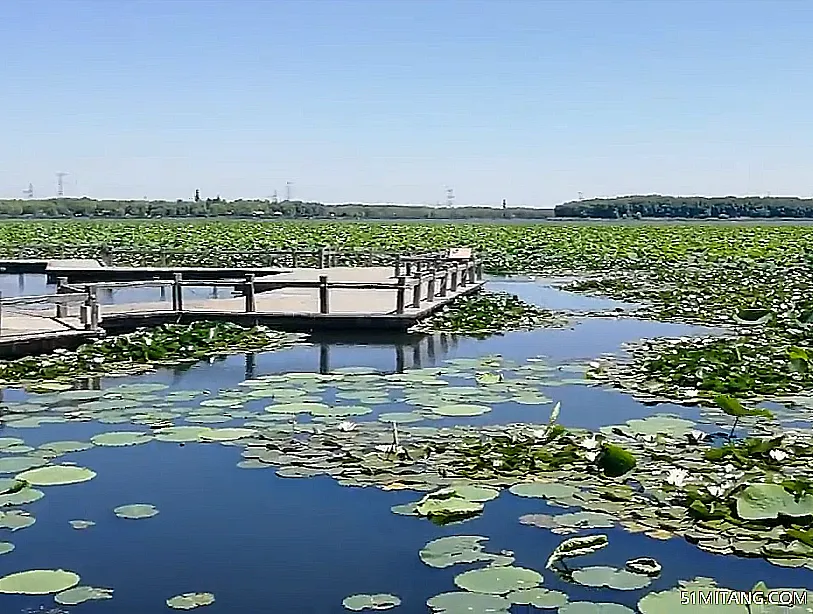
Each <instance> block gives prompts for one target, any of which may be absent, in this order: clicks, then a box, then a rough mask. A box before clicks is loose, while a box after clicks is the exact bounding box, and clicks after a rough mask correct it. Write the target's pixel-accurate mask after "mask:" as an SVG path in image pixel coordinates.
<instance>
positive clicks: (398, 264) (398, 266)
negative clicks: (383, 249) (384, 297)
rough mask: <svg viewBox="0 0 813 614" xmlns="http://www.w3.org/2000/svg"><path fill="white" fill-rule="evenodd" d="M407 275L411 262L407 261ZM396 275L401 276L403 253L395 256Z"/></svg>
mask: <svg viewBox="0 0 813 614" xmlns="http://www.w3.org/2000/svg"><path fill="white" fill-rule="evenodd" d="M406 274H407V275H409V263H407V273H406ZM394 277H401V254H398V255H396V256H395V275H394Z"/></svg>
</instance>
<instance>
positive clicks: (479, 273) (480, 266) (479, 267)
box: [477, 261, 483, 281]
mask: <svg viewBox="0 0 813 614" xmlns="http://www.w3.org/2000/svg"><path fill="white" fill-rule="evenodd" d="M482 279H483V263H482V261H480V262H478V263H477V281H481V280H482Z"/></svg>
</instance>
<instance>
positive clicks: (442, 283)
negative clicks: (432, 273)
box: [440, 268, 449, 298]
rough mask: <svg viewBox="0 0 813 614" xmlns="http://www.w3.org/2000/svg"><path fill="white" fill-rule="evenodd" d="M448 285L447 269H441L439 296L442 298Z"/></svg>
mask: <svg viewBox="0 0 813 614" xmlns="http://www.w3.org/2000/svg"><path fill="white" fill-rule="evenodd" d="M448 285H449V269H448V268H447V269H443V277H441V278H440V296H441V298H444V297H445V296H446V291H447V288H448Z"/></svg>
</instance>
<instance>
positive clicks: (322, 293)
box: [319, 275, 330, 313]
mask: <svg viewBox="0 0 813 614" xmlns="http://www.w3.org/2000/svg"><path fill="white" fill-rule="evenodd" d="M319 313H330V298H329V296H328V287H327V275H320V276H319Z"/></svg>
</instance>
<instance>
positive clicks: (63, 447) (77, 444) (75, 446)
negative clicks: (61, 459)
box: [40, 441, 93, 454]
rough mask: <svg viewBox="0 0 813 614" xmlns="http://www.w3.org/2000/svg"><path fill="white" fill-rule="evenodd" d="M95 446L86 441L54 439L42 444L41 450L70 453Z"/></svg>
mask: <svg viewBox="0 0 813 614" xmlns="http://www.w3.org/2000/svg"><path fill="white" fill-rule="evenodd" d="M92 447H93V446H92V445H91V444H89V443H85V442H84V441H52V442H50V443H44V444H42V445H41V446H40V450H46V451H48V452H53V453H54V454H69V453H71V452H83V451H84V450H90V448H92Z"/></svg>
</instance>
